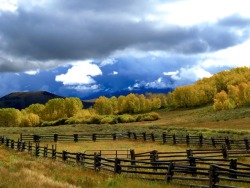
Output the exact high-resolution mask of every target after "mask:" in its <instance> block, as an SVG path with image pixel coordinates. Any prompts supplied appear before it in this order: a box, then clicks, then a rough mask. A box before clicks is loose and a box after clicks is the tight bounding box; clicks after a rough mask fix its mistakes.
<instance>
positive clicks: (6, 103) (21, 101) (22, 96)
mask: <svg viewBox="0 0 250 188" xmlns="http://www.w3.org/2000/svg"><path fill="white" fill-rule="evenodd" d="M54 98H65V97H63V96H59V95H56V94H53V93H50V92H48V91H32V92H12V93H10V94H7V95H5V96H3V97H1V98H0V108H16V109H19V110H21V109H24V108H27V107H28V106H30V105H31V104H36V103H40V104H45V103H46V102H48V101H49V100H51V99H54Z"/></svg>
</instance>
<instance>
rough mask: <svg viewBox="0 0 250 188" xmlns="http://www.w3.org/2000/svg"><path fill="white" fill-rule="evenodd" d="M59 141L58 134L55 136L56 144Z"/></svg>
mask: <svg viewBox="0 0 250 188" xmlns="http://www.w3.org/2000/svg"><path fill="white" fill-rule="evenodd" d="M57 141H58V134H54V142H57Z"/></svg>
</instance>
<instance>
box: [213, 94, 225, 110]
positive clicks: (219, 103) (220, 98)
mask: <svg viewBox="0 0 250 188" xmlns="http://www.w3.org/2000/svg"><path fill="white" fill-rule="evenodd" d="M213 108H214V110H216V111H219V110H225V109H228V108H229V99H228V96H227V93H226V92H225V91H224V90H222V91H221V92H220V93H217V94H216V95H215V97H214V105H213Z"/></svg>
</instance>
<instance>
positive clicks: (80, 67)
mask: <svg viewBox="0 0 250 188" xmlns="http://www.w3.org/2000/svg"><path fill="white" fill-rule="evenodd" d="M97 75H102V71H101V70H100V68H99V67H98V66H97V65H95V64H92V63H91V60H86V61H79V62H75V63H73V64H72V67H71V68H70V69H68V72H67V73H65V74H60V75H57V76H56V78H55V80H56V81H57V82H62V83H63V84H64V85H89V84H95V80H94V79H93V78H92V77H93V76H97Z"/></svg>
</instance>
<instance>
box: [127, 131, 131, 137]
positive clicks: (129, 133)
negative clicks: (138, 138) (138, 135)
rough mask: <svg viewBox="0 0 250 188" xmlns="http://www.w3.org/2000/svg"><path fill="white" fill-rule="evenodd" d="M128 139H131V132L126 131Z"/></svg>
mask: <svg viewBox="0 0 250 188" xmlns="http://www.w3.org/2000/svg"><path fill="white" fill-rule="evenodd" d="M127 134H128V138H129V139H130V138H131V132H130V131H128V133H127Z"/></svg>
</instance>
